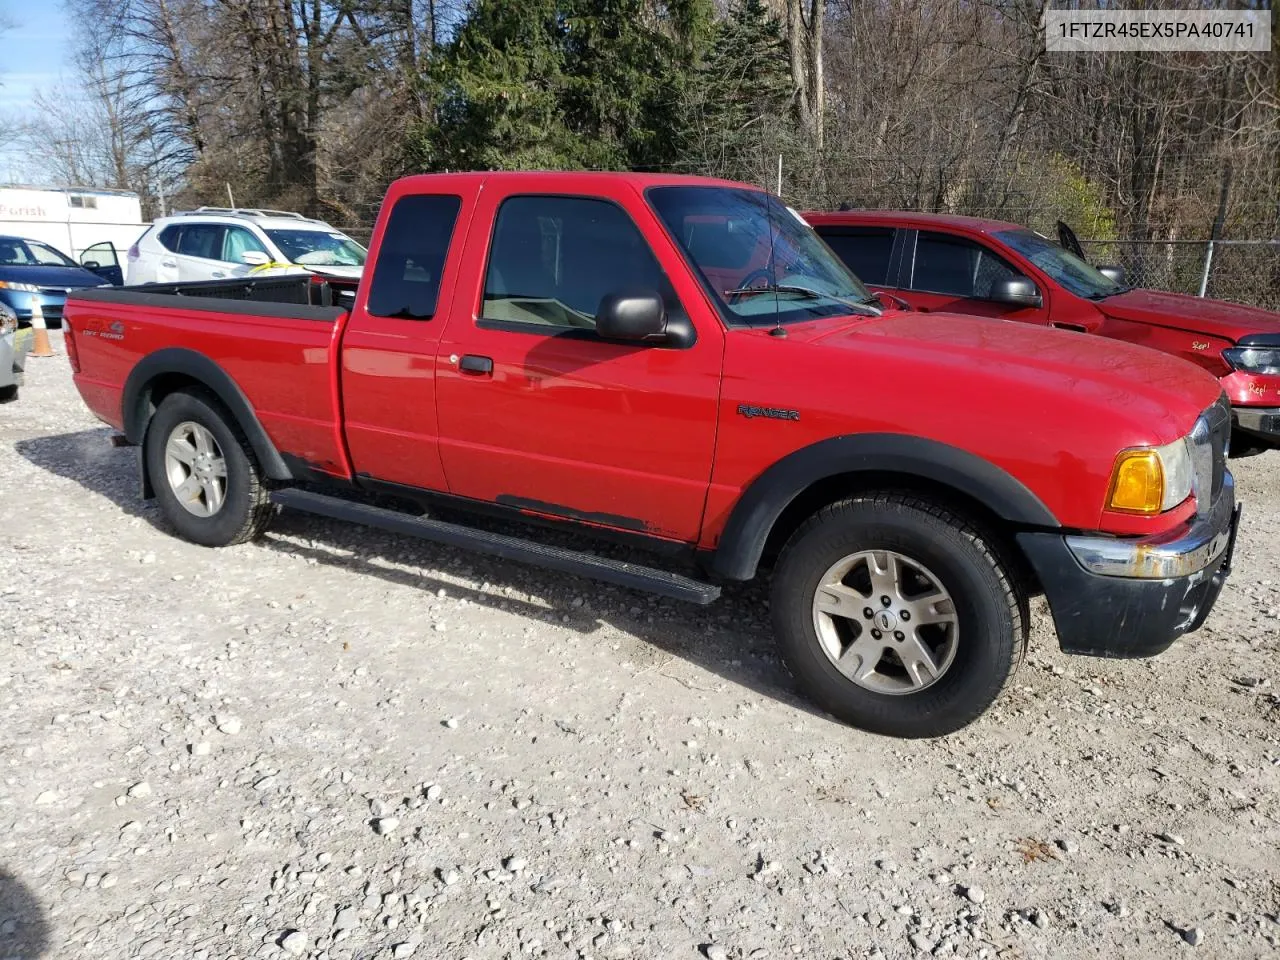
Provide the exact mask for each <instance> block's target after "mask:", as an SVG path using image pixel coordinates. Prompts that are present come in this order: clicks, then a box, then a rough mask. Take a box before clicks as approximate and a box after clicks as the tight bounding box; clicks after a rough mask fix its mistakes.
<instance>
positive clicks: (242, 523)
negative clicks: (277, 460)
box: [144, 390, 272, 547]
mask: <svg viewBox="0 0 1280 960" xmlns="http://www.w3.org/2000/svg"><path fill="white" fill-rule="evenodd" d="M145 444H146V446H145V450H144V455H145V458H146V465H147V473H148V474H149V475H150V477H151V485H152V487H153V489H154V490H155V492H156V499H157V500H158V501H159V502H160V509H161V510H162V511H163V512H164V515H165V518H166V519H167V520H168V521H169V523H170V524H172V525H173V527H174V529H175V530H177V531H178V533H179V534H180V535H181V536H182V537H184V538H185V539H187V540H191V541H192V542H194V543H199V544H202V545H204V546H207V547H222V546H227V545H229V544H233V543H242V542H244V541H245V540H251V539H253V538H254V537H256V536H257V535H258V534H260V533H261V532H262V531H263V529H265V528H266V525H267V522H268V521H269V520H270V517H271V509H272V508H271V503H270V501H269V499H268V496H269V491H268V489H267V486H266V484H265V481H264V478H263V476H262V471H261V468H260V467H259V465H258V461H257V457H256V456H255V455H254V453H253V448H252V447H251V446H250V445H249V442H248V440H246V439H245V436H244V433H243V432H242V431H241V430H240V428H239V426H238V425H237V424H236V423H235V421H234V420H233V419H232V417H231V415H230V414H229V413H228V412H227V411H226V409H225V408H224V407H223V406H222V404H221V403H219V402H218V400H217V398H215V397H214V396H213V395H212V394H210V393H208V392H207V391H204V390H191V391H181V392H178V393H172V394H170V395H169V396H167V397H165V399H164V401H163V402H162V403H161V404H160V407H159V409H158V410H156V413H155V416H154V417H152V419H151V423H150V425H149V426H148V427H147V436H146V441H145Z"/></svg>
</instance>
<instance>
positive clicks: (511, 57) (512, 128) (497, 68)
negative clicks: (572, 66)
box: [410, 0, 581, 170]
mask: <svg viewBox="0 0 1280 960" xmlns="http://www.w3.org/2000/svg"><path fill="white" fill-rule="evenodd" d="M558 7H559V4H557V3H556V2H555V0H478V2H477V3H476V5H475V7H474V8H473V9H472V12H471V14H470V16H469V17H468V18H467V20H466V21H465V22H464V23H463V24H462V26H461V27H460V28H459V30H458V32H457V34H456V35H455V36H454V38H453V41H452V43H450V44H449V45H448V47H447V48H446V49H445V51H444V54H443V56H441V57H440V58H439V59H438V60H437V61H436V63H435V67H434V70H433V73H432V79H433V80H434V83H435V86H436V88H437V97H438V106H437V109H436V117H435V122H434V123H431V122H428V123H426V124H423V125H422V126H420V127H418V128H417V129H416V130H415V131H414V133H413V135H412V137H411V149H410V159H411V162H412V163H413V165H414V166H415V167H416V168H418V169H427V170H442V169H453V170H502V169H511V170H514V169H539V168H549V169H554V168H559V167H574V166H579V165H581V158H579V157H578V156H577V148H578V144H577V138H576V137H574V136H573V134H572V133H570V131H569V129H568V128H567V127H566V125H565V122H564V115H563V110H562V108H561V98H562V95H563V90H564V73H563V69H564V32H565V31H564V26H563V18H562V17H561V15H560V11H559V9H558Z"/></svg>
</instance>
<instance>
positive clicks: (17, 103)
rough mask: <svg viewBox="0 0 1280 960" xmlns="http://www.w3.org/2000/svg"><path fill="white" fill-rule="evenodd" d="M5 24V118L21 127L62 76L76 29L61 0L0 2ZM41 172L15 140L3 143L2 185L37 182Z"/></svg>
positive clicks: (0, 55) (1, 34) (0, 82)
mask: <svg viewBox="0 0 1280 960" xmlns="http://www.w3.org/2000/svg"><path fill="white" fill-rule="evenodd" d="M0 21H3V22H4V23H5V24H6V25H5V26H4V27H0V118H3V119H4V120H5V121H14V120H16V121H19V122H21V121H22V120H24V119H27V118H28V117H30V115H31V114H30V110H31V100H32V97H34V96H35V93H36V91H37V90H41V89H47V88H49V87H52V86H55V85H57V83H58V82H59V80H60V79H61V78H62V77H63V64H64V63H66V62H67V60H68V59H69V58H70V56H71V50H72V41H73V37H72V32H73V31H72V25H71V23H70V19H69V18H68V16H67V14H66V11H65V10H64V8H63V6H62V2H61V0H0ZM66 78H67V79H70V71H69V70H68V71H67V75H66ZM6 126H7V124H6ZM0 129H3V128H0ZM0 136H3V135H2V134H0ZM42 168H43V166H42V164H41V163H40V160H39V158H38V157H32V156H29V155H28V152H27V148H26V147H23V146H21V145H19V144H16V143H14V142H13V139H12V137H5V138H4V140H3V142H0V183H5V182H8V183H12V182H27V183H29V182H31V181H32V180H38V179H39V177H40V171H41V170H42Z"/></svg>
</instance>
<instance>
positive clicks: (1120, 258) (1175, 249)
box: [1081, 240, 1280, 310]
mask: <svg viewBox="0 0 1280 960" xmlns="http://www.w3.org/2000/svg"><path fill="white" fill-rule="evenodd" d="M1081 246H1082V247H1083V248H1084V251H1085V255H1086V256H1087V257H1088V258H1089V260H1090V262H1092V263H1094V264H1097V265H1102V264H1108V265H1115V266H1118V267H1122V268H1123V269H1124V272H1125V282H1126V283H1129V284H1132V285H1133V286H1135V287H1149V288H1151V289H1155V290H1170V291H1173V292H1174V293H1189V294H1193V295H1196V296H1201V297H1211V298H1213V299H1216V300H1231V301H1233V302H1235V303H1243V304H1249V305H1252V306H1258V307H1265V308H1267V309H1269V310H1280V240H1215V241H1207V240H1171V241H1161V240H1082V241H1081Z"/></svg>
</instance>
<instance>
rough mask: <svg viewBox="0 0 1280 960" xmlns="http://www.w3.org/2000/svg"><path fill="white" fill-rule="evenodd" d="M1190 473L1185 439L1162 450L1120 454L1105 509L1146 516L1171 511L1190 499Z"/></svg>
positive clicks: (1113, 470) (1188, 453)
mask: <svg viewBox="0 0 1280 960" xmlns="http://www.w3.org/2000/svg"><path fill="white" fill-rule="evenodd" d="M1192 472H1193V470H1192V465H1191V449H1190V447H1189V446H1188V443H1187V438H1186V437H1183V438H1182V439H1180V440H1175V441H1173V443H1167V444H1165V445H1164V446H1163V447H1136V448H1134V449H1132V450H1124V451H1121V453H1120V456H1118V457H1116V465H1115V467H1114V468H1113V469H1112V471H1111V489H1110V492H1109V493H1108V494H1107V508H1108V509H1110V510H1118V511H1120V512H1121V513H1141V514H1146V515H1151V514H1156V513H1163V512H1164V511H1165V510H1172V509H1173V508H1174V507H1176V506H1177V505H1178V504H1180V503H1181V502H1182V501H1183V500H1185V499H1187V497H1189V496H1191V476H1192Z"/></svg>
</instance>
